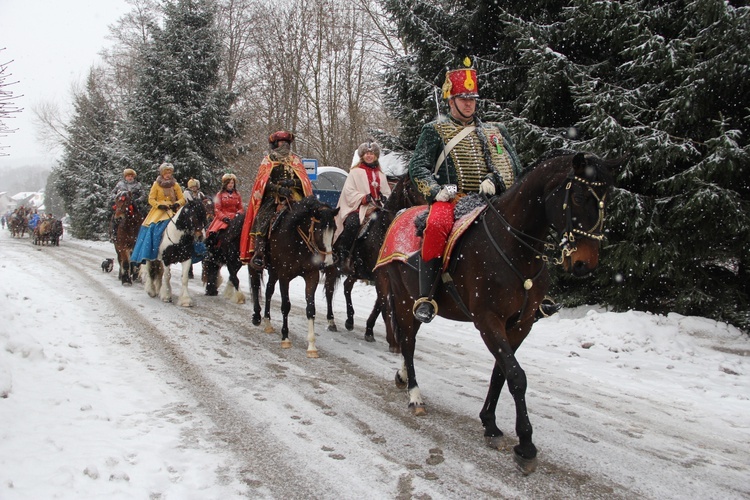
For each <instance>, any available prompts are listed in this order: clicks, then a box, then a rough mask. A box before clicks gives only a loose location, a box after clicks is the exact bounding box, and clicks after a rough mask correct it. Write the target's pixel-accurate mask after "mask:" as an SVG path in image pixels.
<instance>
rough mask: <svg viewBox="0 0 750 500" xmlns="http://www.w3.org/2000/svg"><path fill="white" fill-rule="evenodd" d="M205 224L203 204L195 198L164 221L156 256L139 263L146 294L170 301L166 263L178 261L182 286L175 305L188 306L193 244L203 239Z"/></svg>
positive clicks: (170, 292)
mask: <svg viewBox="0 0 750 500" xmlns="http://www.w3.org/2000/svg"><path fill="white" fill-rule="evenodd" d="M205 225H206V208H205V207H204V206H203V203H201V202H200V201H198V200H195V201H189V202H188V203H187V204H186V205H185V206H183V207H181V208H180V209H179V210H178V211H177V213H176V214H174V215H173V216H172V217H171V218H170V220H169V223H168V224H167V227H166V229H165V230H164V234H163V236H162V239H161V243H160V244H159V251H158V254H157V257H156V260H153V261H150V260H147V261H146V264H145V265H142V266H141V279H142V280H143V282H144V283H145V289H146V293H148V295H149V297H156V296H157V295H158V296H159V297H160V298H161V300H162V301H163V302H172V285H171V283H170V280H171V279H172V271H171V269H170V267H169V266H171V265H172V264H177V263H181V264H182V289H181V290H180V299H179V301H178V305H180V306H183V307H191V306H192V305H193V299H192V298H190V295H189V294H188V281H189V277H188V275H189V273H190V265H191V264H192V260H191V258H192V255H193V245H194V243H195V242H196V240H197V241H200V240H202V239H203V228H204V227H205Z"/></svg>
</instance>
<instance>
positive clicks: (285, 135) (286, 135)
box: [268, 130, 294, 149]
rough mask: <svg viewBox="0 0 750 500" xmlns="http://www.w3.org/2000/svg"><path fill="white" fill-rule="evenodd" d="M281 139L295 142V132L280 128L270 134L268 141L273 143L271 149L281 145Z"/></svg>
mask: <svg viewBox="0 0 750 500" xmlns="http://www.w3.org/2000/svg"><path fill="white" fill-rule="evenodd" d="M281 141H287V142H288V143H289V144H291V143H292V142H294V134H292V133H291V132H287V131H286V130H279V131H277V132H274V133H273V134H271V135H270V136H268V143H269V144H270V145H271V149H276V148H277V147H279V142H281Z"/></svg>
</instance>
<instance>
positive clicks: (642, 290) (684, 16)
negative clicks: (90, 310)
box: [384, 0, 750, 329]
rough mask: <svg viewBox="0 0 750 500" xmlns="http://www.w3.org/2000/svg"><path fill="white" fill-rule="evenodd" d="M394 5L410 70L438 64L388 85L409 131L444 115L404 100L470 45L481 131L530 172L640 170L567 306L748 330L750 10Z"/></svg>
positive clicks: (716, 2)
mask: <svg viewBox="0 0 750 500" xmlns="http://www.w3.org/2000/svg"><path fill="white" fill-rule="evenodd" d="M384 5H385V7H386V9H387V10H388V12H389V13H390V14H391V15H392V16H394V18H395V19H396V21H397V24H398V26H399V27H400V28H401V29H402V30H404V29H406V28H408V29H409V32H408V33H406V32H405V31H402V32H401V34H402V36H403V38H404V40H405V45H406V50H407V53H408V54H409V60H411V61H422V60H425V61H428V60H431V61H434V62H433V68H431V69H429V70H428V71H425V68H424V67H423V66H421V65H418V64H412V65H407V64H402V63H400V62H399V64H396V65H394V66H393V68H391V70H390V71H389V75H388V80H387V82H388V86H387V89H386V91H387V92H388V94H389V95H391V96H393V97H394V99H395V100H398V106H397V107H396V112H397V114H398V115H399V117H400V118H404V117H406V118H408V119H409V123H419V122H420V121H421V122H424V121H427V120H428V119H430V117H432V116H434V112H432V111H431V110H430V109H429V107H428V106H426V105H421V106H420V105H419V101H418V100H416V99H414V98H413V97H412V98H411V99H405V98H404V97H409V96H413V95H415V94H416V95H420V96H424V95H425V94H427V93H428V92H429V86H430V84H429V83H428V84H427V85H425V84H424V83H423V82H434V83H432V85H439V82H435V81H434V80H435V76H434V73H432V72H433V71H434V66H435V65H437V64H438V63H437V61H440V62H442V64H450V59H451V57H452V54H451V52H452V51H455V50H458V49H459V47H460V46H462V45H464V46H468V47H469V48H470V49H473V50H474V51H475V55H476V60H477V61H478V72H479V75H478V77H479V84H480V93H481V95H482V96H483V98H484V99H483V102H482V107H483V109H484V115H485V116H484V118H485V120H497V121H502V122H504V123H505V124H506V125H507V126H508V128H509V129H510V131H511V134H512V135H513V136H514V138H515V140H516V147H517V150H518V151H519V153H520V154H521V156H522V158H523V160H524V161H525V162H527V163H530V162H531V161H533V159H534V158H536V157H538V156H539V155H541V154H542V153H543V152H544V151H546V150H549V149H554V148H559V147H565V148H572V149H578V150H583V151H590V152H594V153H596V154H599V155H600V156H605V157H617V156H628V157H629V161H628V162H627V164H626V166H625V167H624V168H623V169H622V170H621V171H620V172H618V173H617V177H618V187H617V189H616V191H615V193H613V196H612V198H611V205H610V210H609V213H608V214H607V215H608V217H607V228H608V238H607V241H606V242H605V244H604V246H603V250H602V255H601V263H600V268H599V269H598V270H597V272H596V273H595V274H594V276H593V278H589V279H587V280H585V281H581V280H574V279H571V278H570V277H568V276H565V275H563V274H560V273H557V272H556V273H555V278H556V279H555V286H554V290H556V291H557V293H558V294H559V296H560V298H561V299H563V300H564V301H565V302H566V303H567V304H568V305H575V304H581V303H594V302H598V303H602V304H608V305H611V306H612V307H613V308H615V309H616V310H624V309H629V308H635V309H641V310H648V311H653V312H658V313H666V312H670V311H675V312H679V313H682V314H695V315H702V316H707V317H711V318H715V319H719V320H724V321H729V322H732V323H734V324H735V325H738V326H741V327H743V328H745V329H750V313H749V311H750V271H749V270H748V269H749V267H748V264H750V203H749V200H750V186H749V185H748V179H747V172H748V164H749V163H750V161H749V160H750V151H749V146H748V133H750V130H748V129H749V128H750V120H748V117H749V115H750V88H748V87H749V86H750V80H749V79H748V78H747V76H748V74H749V73H750V46H749V45H748V43H747V40H749V39H750V9H748V8H747V7H746V6H740V4H739V3H737V2H734V3H726V2H723V1H721V0H692V1H663V0H661V1H659V0H642V1H623V2H604V1H598V0H577V1H567V2H555V1H534V0H532V1H529V2H522V3H521V2H495V1H494V0H479V1H478V2H468V1H458V2H456V1H451V2H448V1H445V2H441V1H438V2H427V1H418V0H410V1H406V0H384ZM427 5H429V6H430V8H428V7H427ZM423 11H424V12H429V17H428V16H427V15H424V14H422V12H423ZM467 17H469V18H471V19H472V20H473V22H472V24H471V25H470V26H469V27H462V25H461V22H463V20H465V19H466V18H467ZM434 19H443V20H446V24H444V25H443V26H442V27H440V28H436V26H435V25H434V24H433V23H432V20H434ZM454 21H455V22H454ZM409 71H411V73H409ZM414 73H416V74H414ZM420 84H421V86H420ZM416 134H418V129H417V127H405V128H404V129H403V134H402V137H400V138H399V141H394V142H400V143H401V144H403V145H404V146H406V147H409V146H410V145H412V144H414V143H415V141H416Z"/></svg>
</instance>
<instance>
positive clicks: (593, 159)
mask: <svg viewBox="0 0 750 500" xmlns="http://www.w3.org/2000/svg"><path fill="white" fill-rule="evenodd" d="M578 153H581V151H576V150H574V149H551V150H549V151H547V152H545V153H544V154H542V155H541V156H540V157H539V158H537V159H536V160H534V161H533V162H532V163H531V164H530V165H529V166H527V167H526V168H525V169H524V170H523V172H522V173H521V175H519V176H518V178H517V179H516V183H518V182H519V181H520V180H521V179H523V178H524V177H526V175H528V174H529V173H530V172H532V171H533V170H534V169H535V168H537V167H538V166H539V165H541V164H543V163H547V162H549V161H551V160H554V159H556V158H561V157H563V156H573V155H576V154H578ZM583 155H584V158H585V159H586V162H587V165H588V166H591V167H594V169H595V171H594V172H592V173H593V174H595V175H589V176H587V177H588V180H590V181H602V182H605V183H607V184H608V185H612V184H613V183H614V175H613V174H612V172H610V170H609V168H607V165H606V162H605V160H603V159H601V158H599V157H598V156H597V155H595V154H594V153H587V152H583Z"/></svg>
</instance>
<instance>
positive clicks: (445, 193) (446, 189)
mask: <svg viewBox="0 0 750 500" xmlns="http://www.w3.org/2000/svg"><path fill="white" fill-rule="evenodd" d="M457 192H458V188H457V187H456V185H455V184H446V185H445V186H443V187H441V188H440V191H438V194H436V195H435V201H451V200H452V199H453V198H454V197H455V196H456V193H457Z"/></svg>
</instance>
